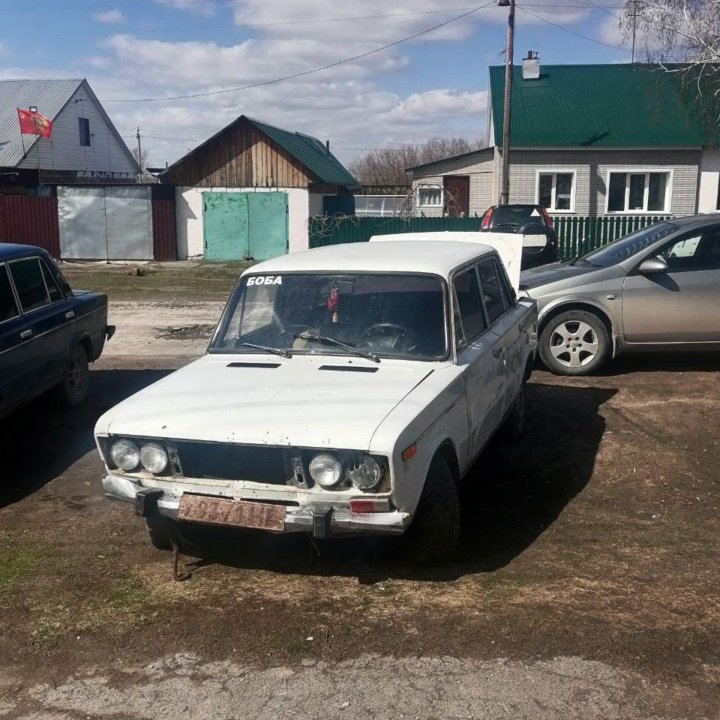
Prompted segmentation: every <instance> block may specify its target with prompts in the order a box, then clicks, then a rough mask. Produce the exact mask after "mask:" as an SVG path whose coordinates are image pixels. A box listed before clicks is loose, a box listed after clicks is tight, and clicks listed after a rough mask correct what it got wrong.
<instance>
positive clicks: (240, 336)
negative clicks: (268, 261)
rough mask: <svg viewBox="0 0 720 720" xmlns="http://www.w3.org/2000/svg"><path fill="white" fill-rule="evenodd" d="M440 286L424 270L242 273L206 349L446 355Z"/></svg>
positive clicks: (417, 356) (430, 357) (371, 355)
mask: <svg viewBox="0 0 720 720" xmlns="http://www.w3.org/2000/svg"><path fill="white" fill-rule="evenodd" d="M444 298H445V293H444V289H443V283H442V281H441V279H440V278H439V277H435V276H427V275H372V274H362V275H355V274H350V275H348V274H342V275H331V274H326V273H314V274H285V275H248V276H245V277H244V278H242V279H241V281H240V282H239V283H238V285H237V287H236V288H235V290H234V292H233V294H232V296H231V298H230V301H229V303H228V307H227V309H226V310H225V314H224V315H223V319H222V321H221V324H220V328H219V330H218V332H217V334H216V336H215V338H214V340H213V342H212V344H211V346H210V352H216V353H218V352H222V353H227V352H232V353H241V352H258V351H259V350H260V351H262V349H264V350H265V351H266V352H275V353H278V352H280V351H281V352H282V354H286V355H287V353H288V352H289V353H291V354H296V353H318V354H319V353H324V354H333V355H360V356H362V357H368V358H370V359H377V358H378V357H380V356H393V357H408V358H414V359H422V360H433V359H440V358H443V357H445V356H446V355H447V339H446V322H445V301H444Z"/></svg>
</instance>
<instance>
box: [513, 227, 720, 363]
mask: <svg viewBox="0 0 720 720" xmlns="http://www.w3.org/2000/svg"><path fill="white" fill-rule="evenodd" d="M520 295H523V296H525V297H531V298H533V299H534V300H536V301H537V304H538V311H539V319H540V340H539V351H540V357H541V358H542V360H543V362H544V363H545V365H546V366H547V367H548V369H550V370H551V371H552V372H554V373H557V374H559V375H587V374H589V373H592V372H593V371H595V370H597V369H598V368H599V367H600V366H601V365H603V363H605V362H606V361H607V360H608V359H609V358H612V357H615V356H616V355H619V354H620V353H623V352H636V351H645V350H714V351H718V350H720V215H698V216H694V217H687V218H680V219H675V220H670V221H666V222H662V223H658V224H656V225H651V226H649V227H646V228H643V229H642V230H638V231H636V232H634V233H632V234H630V235H626V236H625V237H623V238H620V239H618V240H615V241H614V242H612V243H610V244H609V245H606V246H604V247H602V248H599V249H598V250H593V251H592V252H591V253H588V254H587V255H583V256H582V257H579V258H576V259H575V260H572V261H570V262H562V263H553V264H552V265H545V266H543V267H538V268H534V269H532V270H526V271H525V272H523V273H522V275H521V277H520Z"/></svg>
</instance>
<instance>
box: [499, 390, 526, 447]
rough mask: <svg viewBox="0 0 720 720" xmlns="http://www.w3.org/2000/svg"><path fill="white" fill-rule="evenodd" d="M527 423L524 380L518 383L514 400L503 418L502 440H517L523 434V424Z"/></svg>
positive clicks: (520, 438)
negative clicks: (518, 386)
mask: <svg viewBox="0 0 720 720" xmlns="http://www.w3.org/2000/svg"><path fill="white" fill-rule="evenodd" d="M526 424H527V382H526V381H525V380H523V381H522V383H521V384H520V389H519V390H518V393H517V395H516V396H515V400H514V401H513V405H512V409H511V410H510V414H509V415H508V416H507V417H506V418H505V422H504V423H503V426H502V428H501V433H502V436H503V439H504V440H507V441H508V442H519V441H520V440H522V436H523V435H524V434H525V426H526Z"/></svg>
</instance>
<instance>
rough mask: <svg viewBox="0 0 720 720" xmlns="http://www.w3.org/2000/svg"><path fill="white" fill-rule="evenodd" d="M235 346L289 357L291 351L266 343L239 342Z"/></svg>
mask: <svg viewBox="0 0 720 720" xmlns="http://www.w3.org/2000/svg"><path fill="white" fill-rule="evenodd" d="M236 347H247V348H253V350H262V351H263V352H267V353H272V354H273V355H280V356H282V357H284V358H291V357H292V353H291V352H290V351H289V350H284V349H283V348H274V347H267V346H266V345H255V343H249V342H241V343H238V344H237V346H236Z"/></svg>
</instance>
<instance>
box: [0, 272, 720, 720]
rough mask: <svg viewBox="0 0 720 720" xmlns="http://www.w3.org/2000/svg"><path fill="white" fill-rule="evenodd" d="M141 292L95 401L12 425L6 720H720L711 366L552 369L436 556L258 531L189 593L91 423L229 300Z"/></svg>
mask: <svg viewBox="0 0 720 720" xmlns="http://www.w3.org/2000/svg"><path fill="white" fill-rule="evenodd" d="M71 282H73V280H72V278H71ZM74 284H75V285H77V282H74ZM125 293H126V291H125V290H123V293H122V294H124V297H119V299H118V303H117V307H115V308H114V309H113V311H112V312H113V313H114V314H115V321H116V322H117V323H118V324H119V325H122V330H119V331H118V336H117V337H116V338H115V339H114V340H113V341H112V342H111V343H110V344H109V345H108V348H107V352H106V354H105V355H104V357H103V358H102V359H101V361H100V362H99V363H97V364H96V366H95V367H94V369H93V372H92V384H91V391H90V399H89V402H88V404H87V405H86V406H85V407H82V408H80V409H78V410H76V411H73V412H68V411H63V410H60V409H58V408H55V407H52V406H50V405H49V404H48V401H46V400H44V399H41V400H38V401H37V402H35V403H33V404H32V405H30V406H28V407H26V408H24V409H22V410H21V411H19V412H18V413H16V414H15V415H13V416H12V417H10V418H8V419H6V420H5V421H3V422H1V423H0V451H1V453H2V457H3V459H4V467H5V470H4V471H2V475H0V618H2V620H1V621H0V626H1V627H2V639H3V641H2V643H0V718H56V719H57V718H80V717H82V718H85V717H103V718H117V719H118V720H120V719H123V718H140V717H142V718H145V717H148V718H153V717H154V718H159V717H178V716H180V717H197V718H205V717H208V718H209V717H212V718H220V717H222V718H225V717H227V718H233V717H249V716H253V717H256V718H277V717H302V718H312V717H318V718H325V717H344V718H356V717H357V718H375V717H377V718H384V717H421V718H434V717H437V718H461V717H462V718H468V717H477V718H480V717H482V718H526V717H527V718H570V717H582V718H693V719H695V718H718V717H720V689H719V688H720V632H719V624H720V572H719V570H720V563H719V561H718V557H719V556H720V555H719V551H720V533H719V532H718V529H719V525H720V521H719V520H718V517H720V476H719V474H718V465H719V463H720V444H719V436H718V428H719V427H720V372H719V369H720V358H718V357H717V356H700V355H697V356H687V355H683V356H678V357H668V356H652V357H643V358H640V357H638V358H629V359H625V360H622V361H618V362H616V363H614V364H613V365H612V366H611V367H610V368H608V372H607V374H605V375H603V376H600V377H593V378H582V379H567V378H562V379H561V378H556V377H553V376H551V375H549V374H548V373H546V372H544V371H540V370H538V371H536V372H535V373H534V375H533V379H532V383H531V385H530V388H529V398H528V401H529V423H528V432H527V435H526V437H525V439H524V441H523V442H522V444H521V445H519V446H514V447H510V446H507V445H504V444H502V443H500V442H493V443H492V444H491V446H490V447H489V448H488V449H487V450H486V452H485V453H484V454H483V456H482V457H481V458H480V460H479V461H478V462H477V464H476V465H475V467H474V468H473V470H472V472H471V473H470V476H469V477H468V478H467V479H466V482H465V483H464V486H463V509H464V516H463V538H462V544H461V549H460V552H459V555H458V557H457V559H456V561H455V562H453V563H452V564H451V565H450V566H448V567H446V568H443V569H438V570H433V571H428V570H423V569H421V568H417V567H413V566H409V565H407V564H406V563H405V561H404V560H403V559H402V557H403V556H402V554H401V553H400V552H399V549H398V546H397V542H396V541H388V540H374V541H372V542H370V541H358V540H343V541H335V542H332V543H328V544H323V545H322V546H320V547H315V546H314V545H313V543H312V542H311V541H310V540H309V539H307V538H305V537H304V536H288V537H276V536H265V535H258V534H252V533H249V532H248V533H237V534H226V535H222V536H220V537H219V538H218V540H217V542H216V543H215V546H214V547H213V548H212V549H211V550H210V551H209V553H208V555H207V556H206V557H205V558H203V559H186V560H185V561H184V564H183V566H184V569H186V570H188V571H189V572H190V576H191V577H190V579H189V580H188V581H186V582H175V581H173V579H172V564H171V555H170V554H169V553H163V552H160V551H157V550H154V549H153V548H152V547H151V546H150V545H149V543H148V541H147V538H146V534H145V529H144V526H143V524H142V521H141V520H139V519H138V518H135V517H134V516H133V514H132V508H131V507H130V506H127V505H122V504H114V503H111V502H109V501H107V500H105V499H104V498H103V497H102V494H101V490H100V483H99V478H100V476H101V472H102V468H101V463H100V460H99V458H98V455H97V453H96V451H95V450H94V446H93V440H92V429H93V425H94V421H95V419H96V418H97V417H98V416H99V415H100V414H101V413H102V412H103V411H105V410H106V409H107V408H109V407H111V406H112V405H114V404H115V403H117V402H118V401H119V400H121V399H122V398H124V397H127V396H128V395H130V394H131V393H133V392H135V391H137V390H139V389H140V388H142V387H144V386H146V385H148V384H150V383H152V382H153V381H155V380H157V379H158V378H160V377H162V376H164V375H165V374H166V373H167V372H170V371H171V370H172V369H175V368H176V367H178V366H180V365H182V364H184V363H185V362H187V361H188V359H189V358H190V357H191V356H193V355H196V354H198V353H199V352H202V347H203V345H204V344H205V343H206V342H207V335H208V333H209V330H208V328H209V326H211V325H212V323H213V322H214V321H215V319H216V317H217V315H218V314H219V312H220V309H221V307H222V305H221V302H220V298H219V295H220V293H215V294H211V295H210V296H207V297H205V298H204V299H203V300H202V303H200V304H199V305H198V306H197V307H195V306H193V305H188V304H187V303H186V302H185V301H183V300H182V299H181V298H179V297H173V298H170V299H167V300H165V299H163V300H164V301H163V302H154V303H152V302H151V301H150V300H147V301H146V300H145V299H142V302H143V303H145V304H144V305H138V306H135V305H133V304H130V300H129V299H128V297H127V294H125ZM122 294H121V295H122ZM120 300H122V302H120ZM139 317H144V318H146V321H145V322H144V323H143V322H140V321H138V320H137V319H138V318H139ZM133 318H134V319H135V321H136V324H135V325H134V326H132V327H129V325H130V324H131V320H132V319H133ZM126 321H127V322H126ZM169 328H170V330H169ZM121 332H122V333H124V334H125V339H126V340H127V342H128V343H135V348H137V351H133V352H132V353H130V352H128V351H127V350H128V346H127V345H126V343H125V341H124V340H123V342H122V343H121V342H119V341H120V340H121V339H123V335H121V334H120V333H121ZM116 341H117V342H116Z"/></svg>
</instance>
